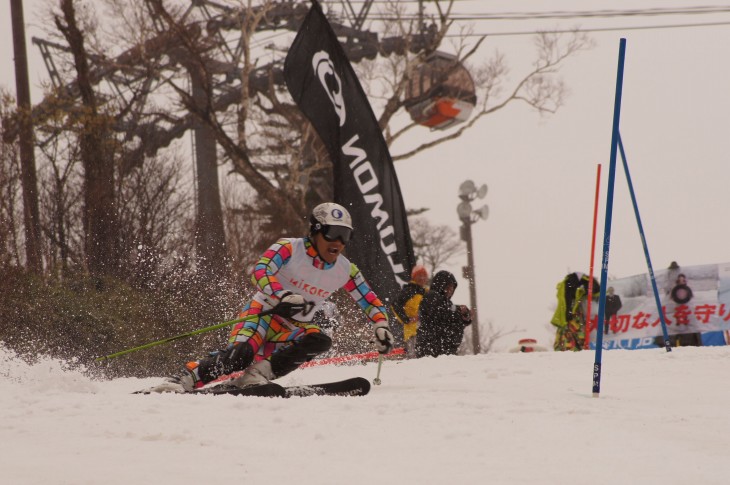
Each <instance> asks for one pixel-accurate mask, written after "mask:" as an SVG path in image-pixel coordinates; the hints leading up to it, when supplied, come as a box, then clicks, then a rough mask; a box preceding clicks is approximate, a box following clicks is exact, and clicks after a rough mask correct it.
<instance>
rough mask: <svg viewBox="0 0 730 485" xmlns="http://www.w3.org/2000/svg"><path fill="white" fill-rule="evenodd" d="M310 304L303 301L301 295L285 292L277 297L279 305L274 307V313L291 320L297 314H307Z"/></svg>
mask: <svg viewBox="0 0 730 485" xmlns="http://www.w3.org/2000/svg"><path fill="white" fill-rule="evenodd" d="M311 307H312V303H310V302H308V301H307V300H305V299H304V297H303V296H302V295H298V294H296V293H292V292H291V291H285V292H283V293H281V295H279V303H278V304H277V305H276V306H275V307H274V313H275V314H277V315H279V316H280V317H284V318H291V317H293V316H294V315H296V314H297V313H299V312H304V313H307V311H308V309H311Z"/></svg>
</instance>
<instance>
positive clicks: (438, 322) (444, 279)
mask: <svg viewBox="0 0 730 485" xmlns="http://www.w3.org/2000/svg"><path fill="white" fill-rule="evenodd" d="M456 286H457V282H456V278H454V275H453V274H451V273H449V272H448V271H439V272H438V273H436V274H435V275H434V277H433V279H432V280H431V289H430V291H429V292H428V293H426V295H425V296H424V297H423V300H422V301H421V306H420V307H419V309H418V316H419V320H420V324H419V326H418V332H417V334H416V356H417V357H425V356H429V355H430V356H432V357H438V356H439V355H444V354H446V355H454V354H456V351H457V350H458V349H459V345H461V340H462V339H463V338H464V328H466V326H467V325H469V324H470V323H471V312H470V311H469V308H468V307H467V306H466V305H454V304H453V303H452V302H451V297H452V296H453V294H454V290H456Z"/></svg>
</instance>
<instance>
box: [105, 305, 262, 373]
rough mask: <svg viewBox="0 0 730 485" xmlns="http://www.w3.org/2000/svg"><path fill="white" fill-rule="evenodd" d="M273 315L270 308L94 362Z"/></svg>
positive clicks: (110, 355) (107, 356) (106, 356)
mask: <svg viewBox="0 0 730 485" xmlns="http://www.w3.org/2000/svg"><path fill="white" fill-rule="evenodd" d="M273 313H274V309H273V308H272V309H271V310H266V311H263V312H261V313H257V314H256V315H249V316H247V317H243V318H237V319H235V320H230V321H228V322H223V323H218V324H216V325H212V326H210V327H205V328H201V329H199V330H193V331H192V332H187V333H181V334H180V335H175V336H174V337H168V338H164V339H162V340H157V341H155V342H150V343H148V344H144V345H140V346H139V347H134V348H131V349H127V350H122V351H120V352H115V353H113V354H109V355H105V356H104V357H98V358H97V359H95V360H96V362H100V361H102V360H108V359H113V358H114V357H119V356H121V355H126V354H130V353H132V352H136V351H138V350H143V349H149V348H150V347H155V346H157V345H162V344H168V343H170V342H174V341H175V340H180V339H182V338H186V337H192V336H193V335H199V334H201V333H206V332H211V331H213V330H218V329H219V328H223V327H229V326H231V325H233V324H236V323H240V322H243V321H246V320H250V319H252V318H259V317H263V316H266V315H271V314H273Z"/></svg>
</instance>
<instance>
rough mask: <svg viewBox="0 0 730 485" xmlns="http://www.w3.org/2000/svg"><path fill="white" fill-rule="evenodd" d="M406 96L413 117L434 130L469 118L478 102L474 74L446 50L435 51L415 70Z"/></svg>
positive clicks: (406, 105)
mask: <svg viewBox="0 0 730 485" xmlns="http://www.w3.org/2000/svg"><path fill="white" fill-rule="evenodd" d="M405 98H406V100H405V102H404V104H405V107H406V110H407V111H408V114H410V115H411V119H412V120H413V121H415V122H416V123H418V124H420V125H423V126H427V127H429V128H431V129H434V130H443V129H446V128H450V127H452V126H454V125H456V124H458V123H461V122H463V121H466V120H467V119H469V116H470V115H471V112H472V109H473V108H474V106H475V105H476V101H477V96H476V93H475V90H474V80H473V79H472V77H471V74H469V71H468V70H467V69H466V67H464V65H463V64H462V63H461V62H459V60H458V59H457V58H456V56H453V55H450V54H446V53H445V52H435V53H434V54H432V55H431V56H430V57H429V58H428V59H427V60H426V62H424V63H423V64H422V65H421V66H420V67H419V68H418V69H417V70H416V72H415V74H414V76H413V77H412V78H411V80H410V83H409V84H408V86H407V89H406V96H405Z"/></svg>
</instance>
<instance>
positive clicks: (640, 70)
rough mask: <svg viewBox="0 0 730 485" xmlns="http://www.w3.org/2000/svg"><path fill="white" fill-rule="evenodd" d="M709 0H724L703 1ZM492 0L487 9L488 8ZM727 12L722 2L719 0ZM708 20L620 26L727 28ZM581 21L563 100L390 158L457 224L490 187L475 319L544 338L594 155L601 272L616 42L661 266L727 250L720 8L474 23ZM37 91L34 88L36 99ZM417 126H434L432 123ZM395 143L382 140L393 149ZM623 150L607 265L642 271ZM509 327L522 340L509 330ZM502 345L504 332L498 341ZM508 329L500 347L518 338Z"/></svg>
mask: <svg viewBox="0 0 730 485" xmlns="http://www.w3.org/2000/svg"><path fill="white" fill-rule="evenodd" d="M40 3H42V1H41V0H35V1H31V2H29V1H26V2H25V5H26V7H25V17H26V22H27V23H28V24H29V27H28V29H29V32H28V50H29V54H30V56H31V71H32V72H31V82H32V83H33V84H34V85H37V84H38V83H39V82H40V80H42V79H45V78H46V71H45V67H44V66H43V64H42V62H41V60H40V55H39V53H38V52H37V48H36V47H35V46H33V45H32V44H31V42H30V36H31V35H39V32H38V30H37V29H36V27H37V24H36V22H37V14H36V12H37V9H36V7H35V6H36V5H37V4H40ZM695 3H696V2H691V1H689V0H684V1H649V0H632V1H611V2H608V1H596V0H594V1H592V2H590V8H591V9H593V10H591V11H593V12H595V11H601V10H643V9H646V8H661V9H668V8H675V9H676V8H679V7H687V8H692V9H695V11H697V10H696V9H697V8H698V7H699V5H696V4H695ZM712 3H713V4H717V3H718V2H712ZM486 4H488V6H489V9H488V11H487V8H486V6H485V5H486ZM457 5H458V6H457V8H456V11H463V12H467V11H471V12H477V13H492V14H494V13H498V12H518V11H521V12H558V11H564V12H575V11H584V12H585V11H587V10H586V9H587V8H588V7H586V5H588V2H581V1H577V0H572V1H568V0H565V1H553V2H550V5H549V8H548V7H546V4H545V2H544V1H539V0H519V1H490V2H484V1H468V0H467V1H462V2H459V3H458V4H457ZM727 10H730V5H729V6H728V7H727ZM723 22H728V23H729V24H728V25H714V26H704V27H681V28H662V29H635V30H633V29H628V27H645V26H657V25H662V26H667V25H679V24H683V25H686V24H699V23H706V24H710V23H715V24H717V23H723ZM573 27H582V28H586V29H614V28H615V29H619V30H603V31H594V32H592V33H591V34H590V35H591V36H592V38H593V40H594V41H595V43H596V46H595V47H594V48H593V49H592V50H590V51H584V52H582V53H580V54H578V55H577V56H575V57H573V58H572V59H570V60H568V62H567V63H566V64H565V66H564V68H563V69H562V70H561V73H562V76H563V78H564V80H565V83H566V84H567V86H568V87H569V89H570V96H569V97H568V99H567V101H566V105H565V106H564V107H563V108H561V109H560V111H559V112H558V113H557V114H555V115H551V116H543V117H541V116H539V115H538V114H536V113H534V112H532V111H530V110H529V109H528V108H527V107H526V106H525V105H519V104H515V105H513V106H511V107H508V108H507V109H504V110H502V111H500V112H498V113H496V114H494V115H492V116H490V117H488V118H485V119H483V120H481V121H480V122H479V123H478V124H477V125H476V126H475V127H474V128H473V129H472V130H471V131H470V132H468V133H467V134H465V135H464V136H462V137H461V138H459V139H457V140H454V141H452V142H449V143H447V144H445V145H442V146H439V147H438V148H436V149H433V150H431V151H429V152H427V153H423V154H422V155H419V156H418V157H415V158H413V159H411V160H407V161H402V162H398V163H397V164H396V168H397V172H398V176H399V180H400V184H401V188H402V191H403V196H404V199H405V202H406V206H407V207H409V208H417V207H428V208H430V211H429V212H428V213H427V214H428V217H429V219H430V221H431V222H432V223H434V224H446V225H449V226H451V227H452V228H453V229H454V230H458V226H459V221H458V218H457V215H456V206H457V205H458V203H459V199H458V197H457V190H458V187H459V185H460V184H461V183H462V182H463V181H464V180H467V179H471V180H473V181H474V182H475V183H476V184H477V185H478V186H479V185H481V184H483V183H486V184H487V185H488V187H489V191H488V194H487V196H486V198H485V199H484V200H483V201H478V202H476V203H475V204H474V205H475V208H478V207H480V206H481V205H482V204H484V203H486V204H488V205H489V208H490V215H489V218H488V220H486V221H480V222H478V223H476V224H475V225H474V226H473V234H474V246H475V261H476V275H477V280H476V284H477V292H478V303H479V316H480V320H481V321H482V322H483V324H484V323H485V322H486V321H492V323H493V324H494V326H495V327H496V328H499V329H503V330H504V331H509V330H513V329H522V330H524V332H523V333H521V334H520V335H522V334H526V335H531V336H534V337H537V338H538V339H539V340H541V341H544V342H546V343H548V342H547V341H548V340H549V339H550V338H551V337H552V332H551V330H550V329H549V328H548V327H547V323H548V322H549V320H550V318H551V316H552V312H553V310H554V307H555V285H556V284H557V283H558V281H560V280H561V279H562V278H563V277H564V276H565V274H567V273H568V272H572V271H582V272H586V273H587V272H588V271H589V263H590V245H591V232H592V223H593V201H594V195H595V182H596V167H597V164H599V163H600V164H602V172H603V176H602V184H601V188H600V191H601V192H600V201H601V202H600V208H599V221H598V234H597V243H596V249H597V251H596V256H595V258H596V260H595V271H596V275H597V276H599V272H600V263H601V259H600V258H601V256H600V251H601V247H602V241H603V227H604V214H605V200H606V192H607V191H606V180H607V178H608V177H607V176H608V169H609V156H610V144H611V124H612V116H613V101H614V94H615V85H616V69H617V60H618V48H619V39H620V38H622V37H624V38H626V39H627V49H626V64H625V74H624V84H623V88H624V91H623V104H622V114H621V133H622V138H623V143H624V147H625V149H626V155H627V158H628V163H629V169H630V171H631V176H632V181H633V184H634V188H635V190H636V195H637V199H638V204H639V210H640V211H641V216H642V222H643V225H644V229H645V232H646V239H647V243H648V246H649V250H650V254H651V258H652V262H653V265H654V268H655V269H660V268H666V267H667V266H668V265H669V263H670V262H671V261H675V260H676V261H677V262H678V263H679V264H680V265H695V264H706V263H718V262H726V261H730V256H729V255H728V252H730V247H729V246H728V239H729V238H728V233H729V232H730V230H729V229H728V228H727V227H726V226H727V219H728V218H727V216H726V212H727V208H728V207H730V191H728V190H727V188H726V186H727V185H728V184H729V183H730V164H729V163H728V158H729V157H728V153H730V136H728V135H729V133H728V127H729V126H730V122H729V121H730V119H729V118H730V94H729V93H728V88H727V86H728V73H729V72H730V13H717V12H715V13H713V14H700V13H694V14H691V15H690V14H685V15H680V14H671V15H653V16H646V15H642V16H638V15H637V16H632V17H626V16H612V17H600V18H588V17H582V18H565V19H563V18H554V17H553V18H548V19H545V20H501V21H484V20H482V21H477V22H475V23H474V30H475V32H478V33H491V34H497V33H517V32H529V31H534V30H537V29H552V28H565V29H570V28H573ZM11 40H12V38H11V28H10V7H9V3H6V4H5V5H3V7H2V10H0V46H2V47H0V66H2V68H1V69H0V84H2V85H4V86H5V87H7V88H9V89H10V90H11V91H14V78H13V64H12V58H13V53H12V42H11ZM495 49H498V50H499V51H501V52H503V53H504V54H505V55H506V56H507V60H508V62H509V64H510V67H511V71H510V72H511V79H512V80H517V79H519V78H520V77H521V75H522V74H523V73H524V72H526V70H528V69H529V68H530V63H531V62H532V60H533V59H534V57H535V56H534V54H533V48H532V39H531V37H530V36H528V35H493V36H490V37H488V38H487V40H486V41H485V42H484V43H483V44H482V47H481V55H482V56H484V57H486V56H490V55H491V54H492V53H493V52H494V51H495ZM39 100H40V92H39V91H38V90H37V89H36V90H34V99H33V102H34V103H36V102H38V101H39ZM416 136H418V137H423V139H427V138H428V137H431V136H433V135H432V134H431V133H430V132H429V131H428V130H427V129H426V128H423V129H421V130H418V133H417V135H416ZM398 149H399V146H398V145H396V146H394V147H392V153H394V154H396V153H398ZM626 187H627V184H626V177H625V175H624V171H623V168H622V166H621V160H620V158H619V159H618V166H617V171H616V185H615V189H616V190H615V201H614V216H613V233H612V237H611V248H610V260H609V274H610V275H611V276H613V277H625V276H630V275H633V274H638V273H644V272H646V260H645V258H644V252H643V249H642V245H641V240H640V237H639V233H638V229H637V225H636V219H635V217H634V212H633V208H632V206H631V200H630V198H629V194H628V190H627V188H626ZM465 259H466V258H465V256H464V258H463V261H455V262H454V264H453V265H452V266H451V267H449V268H446V269H449V270H451V271H453V272H454V273H455V274H456V275H457V277H458V278H459V279H460V287H459V288H458V290H457V293H456V296H455V300H458V302H463V303H468V283H467V282H466V281H465V280H463V279H461V270H460V267H461V266H462V265H463V264H465ZM515 338H516V337H515ZM507 340H508V341H507ZM512 340H514V339H513V338H512V337H509V338H508V339H506V340H505V341H504V342H503V344H502V346H504V347H509V346H511V345H512V344H513V342H512Z"/></svg>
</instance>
